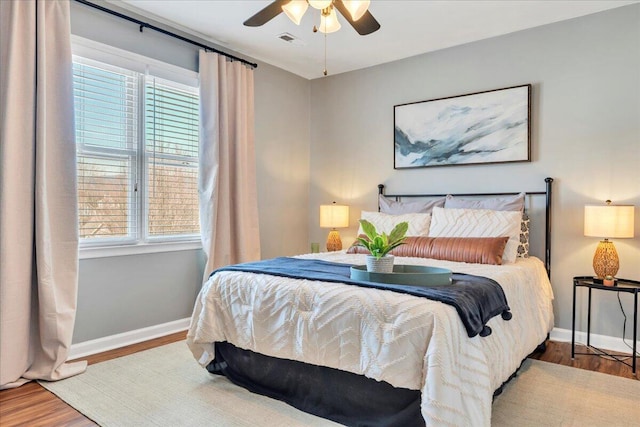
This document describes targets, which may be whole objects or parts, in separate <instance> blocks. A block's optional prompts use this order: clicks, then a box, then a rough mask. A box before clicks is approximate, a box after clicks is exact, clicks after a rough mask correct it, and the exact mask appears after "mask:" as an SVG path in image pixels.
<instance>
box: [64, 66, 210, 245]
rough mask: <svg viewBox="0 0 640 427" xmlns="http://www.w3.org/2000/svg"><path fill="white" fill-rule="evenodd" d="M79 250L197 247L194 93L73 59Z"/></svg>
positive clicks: (162, 81)
mask: <svg viewBox="0 0 640 427" xmlns="http://www.w3.org/2000/svg"><path fill="white" fill-rule="evenodd" d="M74 95H75V109H76V144H77V153H78V192H79V206H78V209H79V222H80V223H79V229H80V237H81V239H82V240H81V243H83V244H84V245H87V244H99V245H109V244H126V243H144V242H160V241H173V240H194V241H195V240H198V239H199V231H200V227H199V219H198V188H197V170H198V169H197V168H198V144H199V135H198V127H199V122H198V120H199V119H198V109H199V98H198V92H197V88H195V87H190V86H187V85H184V84H181V83H176V82H173V81H170V80H165V79H161V78H158V77H154V76H149V75H146V76H145V75H144V74H142V73H139V72H135V71H131V70H128V69H125V68H119V67H115V66H111V65H109V64H104V63H101V62H97V61H93V60H89V59H86V58H81V57H74Z"/></svg>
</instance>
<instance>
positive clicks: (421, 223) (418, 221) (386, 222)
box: [358, 211, 431, 236]
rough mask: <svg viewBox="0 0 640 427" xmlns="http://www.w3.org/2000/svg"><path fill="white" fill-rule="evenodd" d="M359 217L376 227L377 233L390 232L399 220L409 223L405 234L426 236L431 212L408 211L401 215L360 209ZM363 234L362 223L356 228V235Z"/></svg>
mask: <svg viewBox="0 0 640 427" xmlns="http://www.w3.org/2000/svg"><path fill="white" fill-rule="evenodd" d="M360 218H361V219H366V220H367V221H369V222H370V223H371V224H373V225H374V226H375V227H376V231H377V232H378V233H387V234H389V233H391V230H393V228H394V227H395V226H396V225H398V224H399V223H401V222H404V221H407V222H408V223H409V230H408V231H407V236H427V235H428V234H429V225H430V224H431V214H428V213H410V214H402V215H391V214H386V213H382V212H367V211H362V214H361V215H360ZM360 234H364V231H362V225H360V227H359V228H358V235H360Z"/></svg>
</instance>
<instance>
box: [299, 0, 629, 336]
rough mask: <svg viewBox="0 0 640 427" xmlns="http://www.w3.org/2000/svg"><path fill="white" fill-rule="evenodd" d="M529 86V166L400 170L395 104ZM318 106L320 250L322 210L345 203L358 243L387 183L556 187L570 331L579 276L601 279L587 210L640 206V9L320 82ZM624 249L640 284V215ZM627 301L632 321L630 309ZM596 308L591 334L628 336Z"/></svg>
mask: <svg viewBox="0 0 640 427" xmlns="http://www.w3.org/2000/svg"><path fill="white" fill-rule="evenodd" d="M526 83H531V84H533V100H532V102H533V108H532V123H533V124H532V154H533V160H532V162H531V163H516V164H508V165H484V166H462V167H444V168H442V167H440V168H423V169H412V170H407V169H405V170H394V169H393V106H394V105H396V104H403V103H407V102H412V101H421V100H427V99H434V98H439V97H446V96H453V95H460V94H465V93H472V92H477V91H482V90H490V89H497V88H503V87H508V86H514V85H520V84H526ZM311 97H312V99H314V103H313V105H312V106H311V117H312V121H311V186H310V207H311V215H310V217H309V229H310V230H311V232H310V236H311V238H312V240H314V241H320V242H322V241H324V240H325V239H326V231H325V230H322V229H320V228H319V227H318V212H317V206H318V205H320V204H322V203H327V202H330V201H332V200H336V201H338V202H343V203H346V204H349V205H351V206H352V211H351V224H352V227H351V228H350V229H348V230H346V231H344V232H342V233H341V234H342V235H343V240H344V243H345V244H346V243H350V242H351V241H352V240H353V238H354V236H355V234H356V230H357V219H358V217H359V214H360V210H362V209H366V210H373V209H375V208H376V190H377V188H376V184H378V183H385V184H387V185H388V188H389V190H390V191H394V190H395V191H396V192H423V193H424V192H469V191H474V190H475V191H514V190H532V189H543V188H544V182H543V179H544V178H545V177H547V176H551V177H554V178H555V179H556V182H555V184H556V188H555V190H556V191H555V195H554V203H555V207H554V210H553V215H554V218H553V227H554V235H553V241H552V248H553V257H552V267H553V268H552V271H553V275H552V283H553V289H554V292H555V297H556V300H555V304H554V305H555V317H556V326H558V327H560V328H566V329H570V328H571V302H572V300H571V295H572V294H571V293H572V277H573V276H575V275H590V274H592V273H593V270H592V267H591V261H592V257H593V253H594V251H595V248H596V246H597V242H598V239H596V238H587V237H584V236H583V232H582V227H583V218H582V215H583V206H584V205H585V204H589V203H602V202H603V201H604V200H606V199H611V200H613V201H614V202H616V203H621V204H622V203H624V204H634V205H636V206H640V173H639V169H640V5H637V4H636V5H632V6H628V7H623V8H619V9H614V10H612V11H607V12H603V13H599V14H595V15H590V16H586V17H582V18H578V19H574V20H571V21H565V22H561V23H557V24H552V25H547V26H544V27H539V28H534V29H530V30H527V31H522V32H518V33H514V34H510V35H506V36H501V37H496V38H492V39H488V40H484V41H480V42H475V43H471V44H467V45H463V46H458V47H454V48H450V49H446V50H441V51H438V52H434V53H429V54H425V55H420V56H416V57H412V58H409V59H405V60H401V61H396V62H393V63H389V64H384V65H380V66H375V67H371V68H368V69H365V70H359V71H354V72H351V73H346V74H341V75H336V76H330V77H328V78H324V79H317V80H313V81H312V82H311ZM615 244H616V247H617V249H618V252H619V254H620V263H621V268H620V272H619V274H618V276H619V277H626V278H632V279H640V209H638V208H636V237H635V238H634V239H627V240H621V239H618V240H616V241H615ZM622 300H623V303H624V307H625V310H626V312H627V314H628V315H629V313H630V312H631V313H632V308H633V305H632V304H631V302H630V300H631V298H628V295H623V296H622ZM593 304H594V311H593V319H592V320H593V325H592V332H595V333H600V334H604V335H610V336H620V335H621V332H622V315H621V313H620V309H619V308H618V306H617V300H616V298H615V294H613V293H611V294H604V295H602V294H598V295H596V296H595V297H594V301H593ZM581 313H582V314H584V311H583V310H582V309H581ZM585 317H586V315H585ZM632 319H633V318H632V317H630V322H631V321H632ZM630 322H629V323H628V324H627V331H629V329H631V326H632V325H631V323H630ZM579 328H580V329H582V330H585V329H586V321H585V322H583V323H582V324H581V325H579ZM630 336H631V334H630V333H628V335H627V337H630Z"/></svg>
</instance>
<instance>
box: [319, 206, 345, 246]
mask: <svg viewBox="0 0 640 427" xmlns="http://www.w3.org/2000/svg"><path fill="white" fill-rule="evenodd" d="M348 226H349V206H346V205H337V204H336V202H333V203H332V204H330V205H320V227H322V228H331V231H330V232H329V236H328V237H327V250H328V251H339V250H341V249H342V240H340V233H338V230H336V228H344V227H348Z"/></svg>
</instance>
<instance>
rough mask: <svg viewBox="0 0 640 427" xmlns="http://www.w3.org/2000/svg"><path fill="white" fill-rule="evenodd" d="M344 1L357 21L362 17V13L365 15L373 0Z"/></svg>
mask: <svg viewBox="0 0 640 427" xmlns="http://www.w3.org/2000/svg"><path fill="white" fill-rule="evenodd" d="M342 3H344V7H346V8H347V10H348V11H349V13H350V14H351V18H352V19H353V20H354V21H357V20H358V19H360V18H362V15H364V13H365V12H366V11H367V9H368V8H369V4H370V3H371V1H370V0H342Z"/></svg>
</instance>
